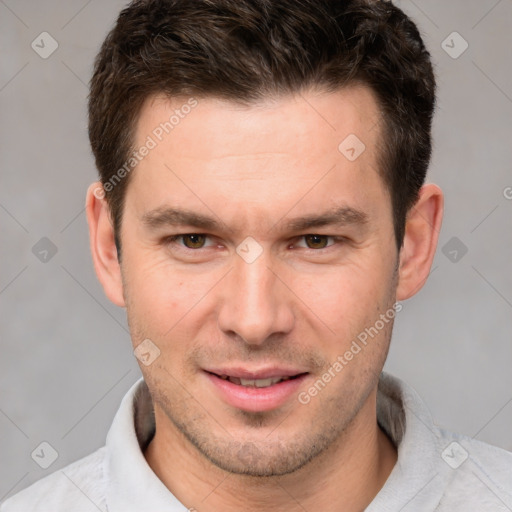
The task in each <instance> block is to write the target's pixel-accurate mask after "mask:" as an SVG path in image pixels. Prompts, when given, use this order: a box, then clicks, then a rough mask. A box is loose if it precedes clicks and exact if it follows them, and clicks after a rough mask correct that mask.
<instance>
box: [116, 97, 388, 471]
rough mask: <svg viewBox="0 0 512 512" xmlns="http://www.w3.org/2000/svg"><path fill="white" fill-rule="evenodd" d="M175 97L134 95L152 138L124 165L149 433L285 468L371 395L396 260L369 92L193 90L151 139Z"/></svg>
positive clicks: (229, 466)
mask: <svg viewBox="0 0 512 512" xmlns="http://www.w3.org/2000/svg"><path fill="white" fill-rule="evenodd" d="M185 103H186V99H185V100H183V101H178V100H173V101H172V102H170V101H169V100H167V99H163V98H152V99H151V100H150V101H148V102H147V103H146V104H145V106H144V108H143V110H142V112H141V115H140V118H139V121H138V126H137V133H136V143H135V146H136V147H140V146H141V145H143V144H145V143H146V141H147V137H148V136H151V137H152V138H153V139H154V140H155V141H156V142H157V145H156V147H155V148H153V149H151V150H150V151H149V154H148V155H147V156H146V157H145V158H144V159H143V160H142V161H141V162H140V163H139V165H138V166H137V168H136V169H135V170H134V171H133V176H132V179H131V181H130V184H129V186H128V189H127V193H126V202H125V207H124V212H123V221H122V229H121V243H122V275H123V286H124V290H123V293H124V298H125V303H126V307H127V313H128V320H129V325H130V329H131V333H132V339H133V344H134V346H137V345H139V344H140V343H141V342H143V340H146V339H150V340H151V342H152V343H153V344H154V345H156V346H157V347H158V349H159V350H160V356H159V357H158V358H157V359H155V360H154V362H152V364H150V365H149V366H145V365H142V364H141V369H142V372H143V375H144V378H145V380H146V382H147V384H148V386H149V390H150V392H151V394H152V397H153V400H154V404H155V414H156V419H157V430H158V429H161V431H162V433H164V432H165V434H166V435H167V437H168V438H172V437H173V436H174V437H175V438H180V436H181V435H182V434H184V436H185V439H187V440H188V441H189V442H191V443H192V445H194V446H195V447H196V448H198V450H199V452H200V453H202V454H203V455H205V456H206V457H207V458H208V459H209V460H211V461H213V462H214V463H215V464H216V465H217V466H219V467H221V468H223V469H225V470H228V471H233V472H236V473H244V472H247V473H251V474H254V475H271V474H285V473H289V472H291V471H294V470H296V469H298V468H300V467H302V466H303V465H304V464H305V463H306V462H308V461H309V460H311V459H312V458H313V457H315V456H316V455H318V454H319V453H321V452H322V451H325V450H326V449H327V448H328V447H329V446H330V445H331V444H332V443H333V442H334V441H336V440H338V439H339V438H340V436H341V435H342V434H343V433H344V432H346V431H347V429H349V428H350V427H351V426H353V425H354V424H355V423H357V422H358V421H359V422H361V418H362V417H363V416H364V415H367V416H368V418H369V417H371V413H370V409H371V407H374V406H375V403H374V402H373V405H372V402H371V398H372V397H373V398H374V393H375V385H376V382H377V379H378V375H379V373H380V371H381V369H382V366H383V364H384V360H385V357H386V354H387V349H388V345H389V339H390V336H391V327H392V321H387V322H382V321H381V322H377V321H378V320H379V319H380V318H381V316H380V315H381V314H386V312H388V313H389V311H390V310H391V311H392V306H393V304H394V302H395V291H396V264H397V250H396V245H395V238H394V232H393V223H392V211H391V202H390V197H389V193H388V191H387V189H386V188H385V186H384V184H383V181H382V179H381V178H380V177H379V175H378V174H377V171H376V169H377V143H378V142H379V141H380V139H381V137H382V135H381V130H380V125H379V124H378V120H379V116H378V108H377V104H376V102H375V99H374V97H373V95H372V94H371V93H370V91H369V90H368V89H366V88H364V87H353V88H349V89H345V90H342V91H339V92H336V93H323V94H319V93H316V94H314V93H313V92H309V93H304V94H302V95H301V96H295V97H284V98H282V99H279V100H275V101H270V100H269V101H266V102H262V103H259V104H257V105H253V106H250V107H241V106H236V105H234V104H233V103H229V102H224V101H220V100H215V99H199V100H198V104H197V106H196V107H195V108H193V109H191V112H190V113H189V114H188V115H186V116H183V118H180V121H179V123H177V124H176V125H175V126H174V128H173V129H172V131H170V133H169V134H167V135H165V133H164V137H162V140H161V141H158V139H157V138H156V137H155V135H154V133H155V132H154V130H155V129H156V128H157V127H158V126H159V125H160V123H162V122H165V121H167V120H169V118H170V116H171V115H172V114H173V112H174V110H175V109H180V107H181V106H182V105H183V104H185ZM185 110H187V111H188V110H189V109H185ZM181 111H183V110H181ZM351 134H353V135H355V136H356V137H357V138H358V139H359V140H360V141H361V142H362V143H363V144H364V145H365V149H364V151H363V152H362V153H361V154H360V155H359V156H358V157H357V154H358V153H359V152H360V151H361V149H362V148H363V146H361V145H360V143H359V142H357V139H355V138H354V136H353V135H351ZM349 135H351V138H349V139H348V140H347V142H345V143H344V144H342V145H341V149H338V147H339V146H340V143H342V142H343V141H344V140H345V139H346V138H347V137H348V136H349ZM352 149H353V150H352ZM354 157H357V158H355V159H354ZM180 212H181V213H180ZM188 214H190V215H188ZM187 215H188V217H187ZM194 216H196V218H194ZM320 217H332V218H331V219H330V220H329V221H328V223H325V218H324V219H323V221H322V219H318V218H320ZM205 218H208V219H210V222H209V224H205V222H203V221H205ZM313 218H317V219H316V221H314V220H312V219H313ZM308 219H309V221H308ZM336 219H337V221H336ZM308 222H309V223H308ZM173 237H176V238H173ZM248 237H250V238H248ZM389 316H390V315H389V314H388V317H387V318H389ZM376 322H377V326H379V327H381V328H380V329H377V330H378V334H375V325H376ZM383 323H384V326H383V327H382V324H383ZM371 327H373V329H374V330H373V331H372V333H373V336H371V337H370V336H367V344H366V345H363V344H362V343H361V342H360V341H358V345H359V346H360V350H359V351H357V349H355V348H354V345H353V344H352V343H353V341H354V340H356V341H357V336H358V335H359V334H361V333H363V332H365V329H369V328H371ZM366 332H368V331H366ZM146 343H147V342H146ZM351 347H353V348H352V353H353V357H351V358H350V357H348V358H347V357H346V356H345V354H346V352H347V351H351ZM340 357H341V359H340ZM342 360H343V361H344V362H343V363H342V362H341V361H342ZM336 361H338V363H339V364H338V365H335V368H336V369H334V368H333V363H335V362H336ZM340 365H341V369H340ZM330 368H331V370H330V375H331V378H330V379H328V378H326V377H323V376H324V374H325V373H326V372H328V373H329V369H330ZM226 377H228V378H226ZM279 377H288V379H285V380H284V381H281V382H277V383H274V381H275V380H276V379H278V378H279ZM270 378H272V379H273V380H271V381H269V380H268V379H270ZM274 378H275V379H274ZM240 379H242V380H240ZM319 379H320V380H322V381H323V385H322V384H320V385H319V384H317V388H316V389H317V392H316V393H315V392H314V391H313V392H311V393H310V392H309V391H308V390H309V389H310V388H311V387H312V386H314V385H315V383H316V382H317V381H318V380H319ZM254 380H256V381H257V382H254ZM247 381H248V382H247ZM326 381H327V382H326ZM254 384H256V385H257V386H255V385H254ZM258 386H262V387H258ZM299 397H302V399H301V400H299ZM308 397H309V399H308ZM305 402H308V403H305ZM373 414H374V410H373ZM363 423H364V422H363Z"/></svg>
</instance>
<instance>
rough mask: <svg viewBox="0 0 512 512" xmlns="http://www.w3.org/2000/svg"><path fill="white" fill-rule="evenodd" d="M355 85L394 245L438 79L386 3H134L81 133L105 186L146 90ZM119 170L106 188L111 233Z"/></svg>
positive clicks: (241, 98) (98, 67) (427, 150)
mask: <svg viewBox="0 0 512 512" xmlns="http://www.w3.org/2000/svg"><path fill="white" fill-rule="evenodd" d="M354 83H361V84H364V85H367V86H369V87H370V88H371V89H372V90H373V92H374V93H375V94H376V97H377V100H378V103H379V108H380V110H381V113H382V118H383V120H384V123H383V143H382V147H383V148H384V149H383V150H381V151H380V158H379V172H380V174H381V176H382V177H383V179H384V182H385V184H386V186H387V187H388V189H389V192H390V195H391V202H392V207H393V222H394V230H395V238H396V242H397V247H398V248H400V247H401V245H402V243H403V236H404V231H405V220H406V215H407V212H408V210H409V209H410V208H411V207H412V206H413V205H414V204H415V202H416V201H417V199H418V191H419V189H420V187H421V186H422V184H423V183H424V180H425V176H426V171H427V168H428V164H429V161H430V155H431V146H432V142H431V123H432V115H433V112H434V106H435V88H436V84H435V78H434V74H433V70H432V65H431V62H430V55H429V53H428V52H427V50H426V49H425V46H424V44H423V41H422V39H421V36H420V34H419V32H418V29H417V27H416V25H415V24H414V23H413V22H412V21H411V20H410V19H409V18H408V17H407V16H406V15H405V14H404V13H403V12H402V11H401V10H400V9H398V8H397V7H396V6H394V5H393V4H392V3H391V2H390V1H382V0H381V1H378V0H193V1H191V0H136V1H134V2H132V3H131V4H130V5H129V6H128V7H126V8H125V9H124V10H123V11H122V12H121V13H120V15H119V18H118V20H117V23H116V25H115V26H114V28H113V29H112V30H111V31H110V33H109V34H108V36H107V38H106V39H105V41H104V43H103V45H102V47H101V50H100V52H99V54H98V56H97V58H96V61H95V67H94V74H93V77H92V79H91V87H90V95H89V138H90V142H91V146H92V150H93V153H94V156H95V159H96V165H97V167H98V170H99V173H100V177H101V181H102V183H103V184H104V185H105V184H107V183H108V182H109V180H111V179H112V177H114V175H115V174H116V172H118V170H119V169H121V168H122V166H123V165H124V164H125V162H126V161H127V159H128V158H129V155H130V153H131V152H132V151H133V150H134V148H133V135H134V131H135V127H136V122H137V118H138V115H139V113H140V109H141V107H142V104H143V103H144V101H145V100H146V99H147V98H148V97H149V96H150V95H153V94H165V95H167V96H169V97H175V96H182V95H194V96H196V97H201V96H202V97H205V96H212V97H219V98H223V99H228V100H232V101H235V102H241V103H245V104H251V102H255V101H257V100H258V99H262V98H264V97H265V96H267V95H276V94H278V95H281V94H290V93H296V92H300V91H302V90H305V89H307V88H310V87H315V88H324V89H325V90H327V91H335V90H337V89H340V88H342V87H344V86H346V85H348V84H354ZM124 174H125V173H123V176H124ZM129 177H130V175H129V174H126V177H124V179H122V180H119V182H118V183H116V186H111V187H108V189H109V190H107V189H106V198H107V201H108V204H109V207H110V212H111V215H112V219H113V223H114V230H115V232H116V237H117V236H118V233H119V229H120V226H121V218H122V210H123V204H124V196H125V192H126V187H127V185H128V182H129ZM116 240H117V242H119V240H118V239H117V238H116ZM118 249H119V245H118Z"/></svg>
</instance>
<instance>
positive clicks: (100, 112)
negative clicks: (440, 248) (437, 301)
mask: <svg viewBox="0 0 512 512" xmlns="http://www.w3.org/2000/svg"><path fill="white" fill-rule="evenodd" d="M434 104H435V80H434V76H433V73H432V66H431V63H430V57H429V54H428V52H427V51H426V50H425V48H424V45H423V43H422V41H421V38H420V36H419V34H418V31H417V29H416V27H415V25H414V24H413V22H412V21H411V20H409V19H408V18H407V17H406V16H405V15H404V14H403V13H402V12H401V11H400V10H399V9H398V8H396V7H394V6H393V5H392V4H391V3H390V2H384V1H374V0H346V1H341V0H338V1H323V2H319V1H318V0H315V1H313V0H310V1H306V0H303V1H301V2H298V1H296V0H293V1H292V0H280V1H277V0H275V1H270V0H268V1H263V0H260V1H250V0H245V1H244V0H203V1H195V2H188V1H184V0H175V1H171V0H167V1H165V0H148V1H138V2H134V3H132V4H131V5H130V6H128V7H127V8H126V9H125V10H124V11H123V12H122V13H121V15H120V17H119V19H118V21H117V24H116V26H115V27H114V29H113V30H112V31H111V33H110V34H109V35H108V37H107V38H106V40H105V42H104V44H103V46H102V49H101V51H100V54H99V56H98V58H97V61H96V65H95V70H94V75H93V78H92V82H91V94H90V100H89V133H90V139H91V145H92V149H93V152H94V155H95V158H96V163H97V167H98V169H99V172H100V176H101V181H100V182H99V183H95V184H93V185H92V186H91V187H90V188H89V191H88V195H87V216H88V221H89V227H90V239H91V248H92V255H93V260H94V264H95V268H96V272H97V274H98V277H99V279H100V281H101V283H102V285H103V287H104V290H105V293H106V294H107V296H108V297H109V298H110V300H112V301H113V302H114V303H115V304H117V305H119V306H120V307H125V308H126V310H127V315H128V322H129V326H130V331H131V337H132V342H133V348H134V351H135V355H136V356H137V357H138V359H139V362H140V368H141V371H142V374H143V377H144V378H143V380H140V381H139V382H138V383H137V384H136V385H135V386H134V387H133V388H132V389H131V390H130V391H129V393H128V394H127V395H126V397H125V399H124V400H123V403H122V404H121V408H120V410H119V412H118V414H117V415H116V418H115V420H114V423H113V425H112V428H111V430H110V432H109V435H108V438H107V444H106V446H105V447H103V448H101V449H100V450H98V451H97V452H95V453H94V454H92V455H90V456H89V457H86V458H85V459H82V460H81V461H78V462H76V463H74V464H72V465H71V466H68V467H67V468H64V469H63V470H61V471H58V472H56V473H54V474H52V475H51V476H49V477H47V478H45V479H43V480H41V481H40V482H38V483H36V484H34V485H33V486H31V487H30V488H28V489H26V490H25V491H23V492H21V493H20V494H18V495H17V496H15V497H14V498H12V499H11V500H8V501H7V502H6V503H5V504H4V506H3V507H2V509H1V510H2V512H18V511H23V512H27V511H46V510H51V511H69V510H73V511H89V510H101V511H110V512H118V511H119V512H121V511H122V512H126V511H130V510H134V511H145V510H147V511H152V512H159V511H181V510H187V509H188V510H196V511H199V512H203V511H221V510H222V511H235V510H236V511H240V510H241V511H250V512H251V511H256V510H277V511H295V510H297V511H299V510H301V511H303V510H324V511H340V510H343V511H345V512H355V511H362V510H367V511H399V510H403V511H406V510H411V511H412V510H414V511H434V510H436V511H450V512H453V511H458V510H461V511H462V510H464V511H466V510H478V511H479V512H481V511H493V512H494V511H500V510H503V511H506V510H512V478H511V469H512V455H511V454H509V453H507V452H505V451H503V450H500V449H498V448H494V447H492V446H489V445H485V444H483V443H480V442H477V441H474V440H471V439H469V438H465V437H463V436H458V435H456V434H452V433H448V432H444V431H441V430H440V429H438V428H437V427H435V426H434V424H433V422H432V419H431V418H430V417H429V415H428V413H427V410H426V407H425V406H424V405H423V404H422V402H421V400H420V399H419V397H418V396H417V395H416V394H415V393H414V392H413V391H412V390H411V389H410V388H408V387H407V385H406V384H404V383H403V382H401V381H400V380H398V379H396V378H394V377H392V376H390V375H387V374H384V373H382V368H383V365H384V362H385V359H386V355H387V352H388V348H389V343H390V339H391V333H392V326H393V322H394V318H395V316H396V314H397V313H398V312H399V311H400V309H401V304H400V302H399V301H403V300H405V299H407V298H409V297H411V296H412V295H414V294H415V293H416V292H417V291H418V290H419V289H420V288H421V287H422V286H423V284H424V283H425V280H426V279H427V276H428V273H429V270H430V267H431V263H432V260H433V257H434V253H435V249H436V244H437V239H438V233H439V230H440V227H441V219H442V212H443V196H442V192H441V190H440V189H439V188H438V187H437V186H436V185H433V184H424V181H425V174H426V170H427V167H428V163H429V158H430V152H431V133H430V130H431V120H432V114H433V110H434Z"/></svg>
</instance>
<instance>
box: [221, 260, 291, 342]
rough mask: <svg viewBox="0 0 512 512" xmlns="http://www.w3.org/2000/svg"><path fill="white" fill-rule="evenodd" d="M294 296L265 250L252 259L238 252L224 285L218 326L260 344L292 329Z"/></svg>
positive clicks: (234, 335) (231, 335)
mask: <svg viewBox="0 0 512 512" xmlns="http://www.w3.org/2000/svg"><path fill="white" fill-rule="evenodd" d="M291 300H292V293H291V292H290V290H289V289H288V288H287V286H286V285H285V284H284V282H283V280H282V279H281V278H280V276H279V274H278V272H276V271H275V270H273V269H272V268H271V261H270V257H269V255H268V254H266V251H264V252H263V253H262V254H261V255H260V256H259V257H258V258H257V259H256V260H255V261H253V262H251V263H247V262H246V261H245V260H244V259H243V258H241V257H239V256H238V254H235V255H234V267H233V269H232V270H231V272H229V274H228V275H227V276H226V281H225V286H224V287H223V288H222V300H221V306H220V309H219V312H218V325H219V328H220V329H221V330H222V331H223V332H224V333H225V334H226V335H228V336H230V337H236V338H241V339H242V340H243V341H244V342H245V343H247V344H249V345H261V344H263V343H264V342H265V341H266V340H268V339H269V338H270V337H271V336H273V335H278V334H281V335H283V334H287V333H289V332H290V331H291V330H292V328H293V324H294V314H293V310H292V302H291Z"/></svg>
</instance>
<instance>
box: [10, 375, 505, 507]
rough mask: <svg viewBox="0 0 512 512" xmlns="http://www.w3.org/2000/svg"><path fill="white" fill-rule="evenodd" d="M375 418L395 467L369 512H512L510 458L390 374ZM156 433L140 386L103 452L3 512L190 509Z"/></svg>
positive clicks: (30, 491) (382, 384) (147, 396)
mask: <svg viewBox="0 0 512 512" xmlns="http://www.w3.org/2000/svg"><path fill="white" fill-rule="evenodd" d="M377 418H378V422H379V424H380V426H381V427H382V428H383V429H384V430H385V431H386V433H387V434H388V435H389V437H390V438H391V440H392V441H393V442H394V444H395V446H397V449H398V460H397V463H396V465H395V467H394V468H393V471H392V472H391V474H390V475H389V478H388V480H387V481H386V483H385V484H384V486H383V488H382V489H381V490H380V492H379V493H378V494H377V496H376V497H375V499H374V500H373V501H372V503H371V504H370V505H369V506H368V507H367V509H366V512H398V511H400V512H412V511H414V512H423V511H425V512H427V511H429V512H433V511H436V512H469V511H471V512H473V511H475V512H501V511H503V512H511V511H512V453H510V452H507V451H505V450H502V449H499V448H496V447H494V446H491V445H488V444H485V443H482V442H479V441H476V440H474V439H471V438H469V437H465V436H461V435H457V434H454V433H450V432H446V431H444V430H441V429H439V428H438V427H437V426H435V425H434V423H433V421H432V418H431V416H430V413H429V412H428V409H427V408H426V406H425V404H424V403H423V402H422V400H421V399H420V398H419V396H418V395H417V394H416V392H415V391H414V390H413V389H412V388H410V387H409V386H407V385H406V384H405V383H403V382H402V381H400V380H399V379H397V378H396V377H393V376H391V375H389V374H387V373H382V375H381V378H380V381H379V392H378V396H377ZM154 431H155V421H154V414H153V406H152V402H151V397H150V394H149V391H148V388H147V386H146V384H145V382H144V380H143V379H140V380H139V381H138V382H137V383H135V384H134V385H133V387H132V388H131V389H130V390H129V391H128V393H127V394H126V395H125V397H124V398H123V400H122V402H121V406H120V408H119V411H118V412H117V414H116V416H115V418H114V421H113V423H112V426H111V428H110V430H109V433H108V435H107V442H106V445H105V446H104V447H102V448H100V449H99V450H97V451H96V452H94V453H93V454H91V455H89V456H87V457H85V458H83V459H81V460H79V461H77V462H74V463H73V464H70V465H69V466H67V467H65V468H63V469H61V470H59V471H56V472H55V473H53V474H51V475H49V476H47V477H45V478H43V479H42V480H39V481H38V482H36V483H34V484H32V485H31V486H30V487H28V488H27V489H25V490H23V491H21V492H20V493H18V494H16V495H15V496H13V497H11V498H10V499H8V500H7V501H5V502H4V503H3V505H1V506H0V512H98V511H100V512H131V511H133V512H186V511H187V510H189V508H188V507H192V506H193V505H192V504H188V505H187V504H183V503H181V502H179V501H178V500H177V499H176V498H175V497H174V495H173V494H172V493H171V492H170V491H169V490H168V489H167V488H166V487H165V486H164V484H163V483H162V482H161V481H160V480H159V479H158V477H157V476H156V475H155V473H153V471H152V469H151V468H150V467H149V465H148V464H147V462H146V459H145V458H144V455H143V450H144V448H145V447H146V446H147V444H148V443H149V442H150V440H151V439H152V437H153V435H154ZM176 464H177V465H179V461H178V462H176Z"/></svg>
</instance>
